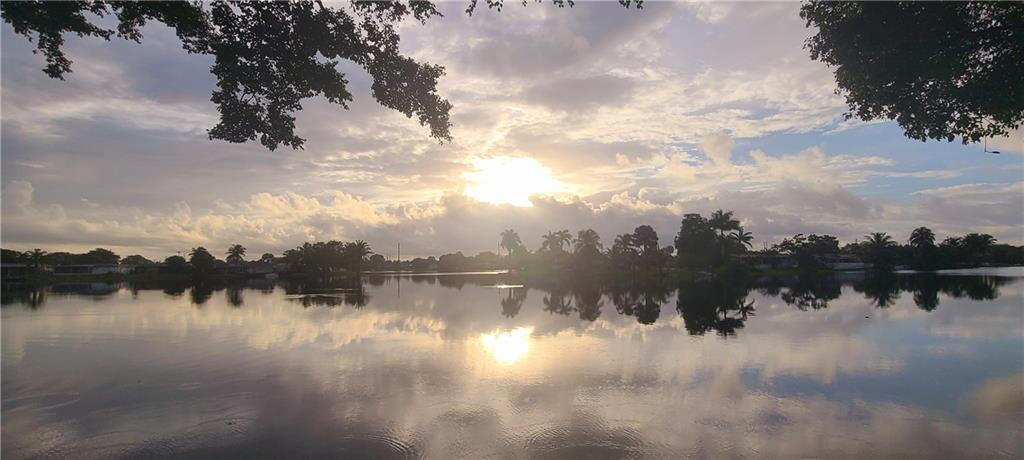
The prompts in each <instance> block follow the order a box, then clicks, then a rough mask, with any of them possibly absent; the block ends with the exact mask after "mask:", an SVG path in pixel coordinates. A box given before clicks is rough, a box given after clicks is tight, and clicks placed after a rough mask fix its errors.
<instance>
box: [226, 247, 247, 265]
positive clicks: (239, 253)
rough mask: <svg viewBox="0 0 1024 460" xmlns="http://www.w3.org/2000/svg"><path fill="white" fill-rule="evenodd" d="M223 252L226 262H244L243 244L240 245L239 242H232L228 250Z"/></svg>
mask: <svg viewBox="0 0 1024 460" xmlns="http://www.w3.org/2000/svg"><path fill="white" fill-rule="evenodd" d="M224 254H225V255H227V258H226V259H225V260H226V261H227V262H228V263H235V264H237V263H241V262H245V246H242V245H240V244H232V245H231V247H229V248H228V251H227V252H226V253H224Z"/></svg>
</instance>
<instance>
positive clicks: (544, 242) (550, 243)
mask: <svg viewBox="0 0 1024 460" xmlns="http://www.w3.org/2000/svg"><path fill="white" fill-rule="evenodd" d="M540 239H541V243H540V248H541V249H542V250H547V251H554V250H555V248H558V247H560V244H559V241H560V239H559V236H558V234H557V233H555V232H547V233H545V234H544V235H543V236H541V237H540Z"/></svg>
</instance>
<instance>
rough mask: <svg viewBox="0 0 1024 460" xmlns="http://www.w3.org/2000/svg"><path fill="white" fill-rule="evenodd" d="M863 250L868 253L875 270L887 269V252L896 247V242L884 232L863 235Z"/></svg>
mask: <svg viewBox="0 0 1024 460" xmlns="http://www.w3.org/2000/svg"><path fill="white" fill-rule="evenodd" d="M864 237H865V238H866V239H867V240H866V241H864V243H863V245H864V249H865V250H866V251H867V253H868V257H870V259H871V261H872V262H873V263H874V264H875V268H882V267H887V266H888V265H889V250H890V249H892V248H893V247H894V246H896V242H895V241H893V239H892V237H891V236H889V235H888V234H886V233H885V232H874V233H871V234H868V235H864Z"/></svg>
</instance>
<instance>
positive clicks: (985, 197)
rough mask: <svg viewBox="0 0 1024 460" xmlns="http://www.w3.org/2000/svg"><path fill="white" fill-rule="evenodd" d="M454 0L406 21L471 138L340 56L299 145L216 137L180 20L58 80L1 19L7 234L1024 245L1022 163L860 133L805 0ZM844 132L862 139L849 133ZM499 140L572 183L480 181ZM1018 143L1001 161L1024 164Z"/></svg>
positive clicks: (200, 72) (474, 246) (123, 241)
mask: <svg viewBox="0 0 1024 460" xmlns="http://www.w3.org/2000/svg"><path fill="white" fill-rule="evenodd" d="M440 7H441V8H442V10H443V12H444V13H445V17H444V18H438V20H436V21H431V22H430V23H428V24H427V25H426V26H422V25H418V24H406V25H403V26H402V29H401V31H402V34H403V44H402V47H403V50H405V51H407V52H408V53H410V54H411V55H413V56H415V57H417V58H418V59H423V60H426V61H429V62H432V63H440V64H443V65H445V66H446V68H447V71H448V73H447V76H446V77H445V78H443V79H442V81H441V82H440V85H441V87H440V91H441V92H442V94H444V95H445V96H446V97H448V98H449V99H450V100H451V101H452V102H453V103H454V105H455V108H454V110H453V113H452V117H453V120H454V122H455V127H454V131H453V134H454V135H455V140H454V141H453V142H452V143H446V144H437V143H435V142H432V141H431V140H430V139H429V138H428V137H427V134H426V133H425V132H424V130H423V128H422V127H420V126H418V125H417V123H416V122H415V120H409V119H407V118H405V117H403V116H402V115H400V114H398V113H395V112H394V111H390V110H387V109H384V108H382V107H380V106H379V105H378V104H377V103H376V102H374V101H373V100H372V98H371V97H369V94H370V81H369V78H368V76H367V75H366V74H365V72H363V71H362V70H360V69H358V68H357V67H355V66H352V65H349V64H345V63H343V64H341V66H342V68H343V70H344V71H345V72H346V75H347V77H348V78H349V79H350V81H351V88H350V90H351V91H352V92H353V94H354V95H355V100H354V101H353V102H352V104H351V110H350V111H344V110H340V109H339V108H338V107H336V106H333V105H330V104H327V103H326V102H324V101H322V100H309V101H306V102H305V103H304V110H303V111H302V112H301V113H299V114H298V120H297V126H298V129H299V134H300V135H302V136H303V137H307V138H308V139H309V141H308V143H307V146H306V150H301V151H280V150H279V151H276V152H267V151H265V150H263V149H262V148H261V147H260V146H258V145H255V144H242V145H238V144H228V143H225V142H212V141H210V140H208V139H207V138H206V133H205V129H206V128H209V127H210V126H212V124H213V123H214V120H215V118H216V111H215V108H214V107H213V106H212V105H211V104H210V103H209V101H208V97H209V92H210V90H212V89H213V79H212V77H211V76H210V75H209V72H208V67H209V64H210V63H209V60H208V58H206V57H199V56H194V55H188V54H187V53H185V52H184V51H183V50H181V49H180V44H179V43H178V42H177V38H176V37H175V36H174V34H173V31H171V30H170V29H167V28H166V27H163V26H161V25H158V24H150V25H147V26H146V28H145V30H144V34H145V39H144V40H143V43H142V44H141V45H138V44H134V43H132V42H127V41H117V40H115V41H112V42H109V43H108V42H105V41H102V40H79V39H72V40H69V41H68V53H69V56H70V57H71V58H72V59H74V61H75V64H74V73H72V74H70V75H69V78H68V80H67V81H65V82H60V81H54V80H50V79H47V78H41V77H40V74H39V69H40V66H41V65H42V62H41V61H40V58H39V56H36V55H33V54H32V53H31V45H30V44H28V43H26V42H25V41H24V40H23V39H21V38H19V37H17V36H15V35H14V34H13V33H12V31H11V29H10V27H9V26H8V25H4V26H2V27H3V30H2V33H3V36H4V40H2V47H3V56H4V65H3V66H2V72H3V85H2V91H3V101H4V107H3V108H4V116H3V118H2V123H0V125H2V136H0V139H2V144H3V145H2V151H3V158H2V166H3V168H2V170H3V178H2V179H3V189H4V191H3V195H4V203H3V205H4V207H3V230H4V235H3V236H4V242H3V243H4V245H5V246H7V245H12V246H19V247H21V248H25V247H28V246H33V247H34V246H46V247H51V248H58V247H60V248H67V249H76V250H77V249H84V248H88V247H93V246H95V245H108V246H116V247H119V248H123V250H124V251H126V252H128V251H130V252H144V253H146V254H150V255H153V256H163V255H165V254H166V253H167V252H173V251H177V250H181V249H183V247H184V246H192V245H197V244H206V245H210V246H214V247H220V246H224V245H227V244H230V243H235V242H239V243H242V244H246V245H247V246H250V247H252V248H265V249H266V250H271V251H279V250H282V249H284V248H287V247H290V246H293V245H295V244H298V243H301V242H302V241H304V240H309V239H323V238H365V239H367V240H369V241H370V243H371V244H372V245H374V246H375V247H391V246H393V245H394V244H395V243H397V242H399V241H402V242H403V246H405V247H407V248H409V249H408V250H409V251H410V252H409V254H424V255H426V254H437V253H441V252H449V251H454V250H466V251H469V252H474V251H478V250H485V249H494V248H495V246H496V244H495V236H494V235H496V233H497V232H498V231H500V230H502V229H504V228H510V227H513V228H517V229H519V231H520V234H521V235H523V236H524V238H525V239H526V241H527V242H532V243H533V244H536V240H535V239H536V238H537V236H538V235H540V234H542V233H544V232H547V231H550V230H552V229H560V228H569V229H573V230H575V229H578V228H585V227H589V228H594V229H596V230H598V231H599V232H600V233H601V235H602V236H603V237H604V238H605V239H606V240H610V239H611V238H613V237H614V235H615V234H616V233H621V232H625V231H630V230H632V228H633V227H635V226H636V225H639V224H642V223H647V224H651V225H653V226H654V227H655V228H656V229H657V230H658V232H659V234H660V235H662V241H663V244H667V243H668V242H669V241H670V240H671V236H672V234H673V233H674V232H675V231H676V226H677V225H678V220H679V218H680V215H681V214H682V213H685V212H703V213H707V212H710V211H713V210H715V209H718V208H724V209H733V210H735V211H736V212H737V214H738V215H739V216H740V217H741V218H743V220H744V225H745V226H746V227H747V228H748V230H751V231H753V232H754V233H755V235H756V236H757V237H758V239H763V240H766V241H771V240H774V239H778V238H780V237H781V236H784V235H787V234H792V233H796V232H807V231H815V232H830V233H834V234H836V235H838V236H840V237H842V238H846V239H852V238H856V237H857V236H859V235H862V234H863V233H864V232H866V231H868V230H886V231H890V232H894V233H900V232H903V231H909V229H910V228H913V227H916V226H917V225H921V224H924V225H930V226H933V228H936V229H937V230H938V231H940V232H964V231H970V230H978V229H981V230H984V231H988V232H990V233H992V234H994V235H996V236H997V237H998V238H999V239H1000V240H1002V241H1009V242H1019V241H1021V240H1024V235H1021V226H1020V222H1021V209H1022V205H1021V204H1020V195H1021V193H1020V186H1019V185H1012V184H1013V181H1008V180H1006V179H1005V178H1003V179H1000V180H994V179H987V178H985V177H979V174H980V173H977V172H973V173H972V172H971V171H970V170H969V168H968V167H974V166H975V165H976V163H979V162H977V161H974V160H973V159H958V158H954V159H950V158H948V157H943V159H942V160H939V161H923V162H917V161H912V160H909V159H908V155H907V154H906V152H905V151H904V150H901V149H906V147H905V145H907V144H898V145H897V147H889V146H888V145H883V146H881V147H879V146H877V145H874V144H871V143H870V141H871V140H870V139H868V140H864V139H861V138H857V137H850V136H853V134H851V133H854V134H855V133H858V132H860V131H861V130H867V129H872V128H871V127H872V126H875V125H864V124H844V123H843V122H842V120H841V114H842V112H843V111H844V110H845V107H844V104H843V101H842V99H841V98H840V97H839V96H837V95H835V94H834V92H833V90H834V87H835V84H834V81H833V77H832V75H831V74H830V72H829V70H828V69H827V68H825V67H824V66H821V65H820V64H818V63H815V62H812V61H810V60H809V59H807V57H806V51H805V50H804V49H803V48H802V42H803V40H804V38H805V37H806V35H807V31H806V30H805V29H804V28H803V24H802V22H801V21H800V19H799V17H798V15H797V14H796V11H797V8H798V6H797V5H792V4H778V5H768V4H747V5H744V7H743V8H736V7H735V6H734V5H730V4H711V5H678V4H672V3H662V2H654V3H652V4H650V5H648V6H646V7H645V9H644V10H642V11H637V10H624V9H622V8H621V7H619V6H618V5H615V4H603V3H580V4H578V5H576V6H575V7H574V8H572V9H568V8H566V9H557V8H551V7H550V5H530V6H529V7H526V8H519V7H509V8H506V9H505V11H503V12H501V13H497V12H493V11H488V10H480V11H478V13H477V14H475V15H474V16H473V17H471V18H470V17H467V16H466V15H464V14H462V12H461V10H462V8H463V6H461V5H457V4H447V3H443V4H441V5H440ZM843 136H846V137H844V139H846V138H852V139H855V140H856V142H853V143H851V145H849V146H847V145H840V146H838V147H837V146H835V145H834V143H833V144H829V141H830V140H831V139H833V138H835V137H843ZM864 137H869V135H864ZM779 139H783V140H784V142H782V143H781V146H780V142H779ZM789 139H796V140H789ZM900 140H902V139H900ZM1001 148H1004V149H1005V150H1007V151H1010V150H1012V146H1008V147H1007V146H1003V147H1001ZM921 155H922V156H926V154H921ZM497 156H511V157H528V158H532V159H535V160H537V161H538V162H539V163H541V164H542V165H543V166H544V167H546V168H549V169H550V171H551V174H552V176H553V177H554V178H555V179H556V180H558V181H559V182H561V183H562V184H564V185H566V189H567V190H571V191H572V192H573V193H571V194H561V195H558V196H554V197H553V196H534V197H533V198H532V204H533V206H532V207H528V208H519V209H516V208H513V207H509V206H506V205H494V204H488V203H480V202H478V201H476V200H472V199H469V198H466V197H465V196H463V195H462V192H463V191H464V189H465V187H466V184H465V180H464V177H465V173H466V172H467V171H469V170H471V169H472V167H473V166H472V161H473V159H477V158H485V157H497ZM1008 157H1010V156H1009V155H1003V156H988V157H986V160H985V161H989V162H994V161H1003V163H999V164H996V165H994V166H991V170H994V171H996V173H998V174H1004V175H1005V174H1013V173H1016V174H1017V177H1019V176H1020V172H1021V170H1022V168H1024V165H1021V164H1019V162H1017V163H1006V161H1007V160H1006V158H1008ZM1007 171H1008V172H1007ZM969 184H976V185H975V186H974V187H977V188H978V190H977V193H972V192H971V191H970V190H969V189H970V187H972V186H971V185H969ZM950 187H952V188H950ZM956 187H961V188H960V189H957V188H956ZM1005 187H1010V188H1008V189H1007V188H1005ZM1013 187H1016V188H1013ZM879 190H889V191H892V192H891V193H889V194H888V196H885V195H883V194H882V193H881V192H879ZM893 190H894V191H893ZM883 196H884V198H883ZM413 241H416V242H415V243H414V242H413ZM403 249H405V248H403ZM403 252H404V251H403Z"/></svg>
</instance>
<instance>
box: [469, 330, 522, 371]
mask: <svg viewBox="0 0 1024 460" xmlns="http://www.w3.org/2000/svg"><path fill="white" fill-rule="evenodd" d="M530 334H533V328H532V327H517V328H515V329H512V330H508V331H502V330H496V331H494V332H490V333H486V334H480V343H482V344H483V345H484V348H486V349H487V350H489V351H490V352H491V354H492V355H494V359H495V360H497V361H498V362H499V363H501V364H515V363H517V362H519V360H521V359H523V357H524V356H526V353H527V352H529V351H530Z"/></svg>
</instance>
